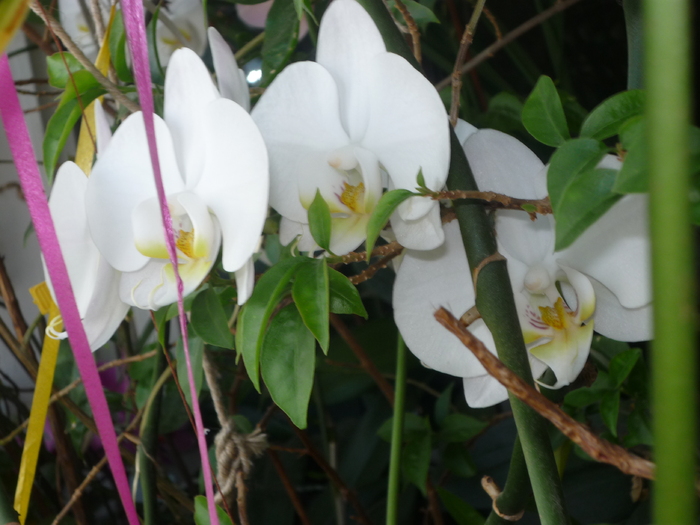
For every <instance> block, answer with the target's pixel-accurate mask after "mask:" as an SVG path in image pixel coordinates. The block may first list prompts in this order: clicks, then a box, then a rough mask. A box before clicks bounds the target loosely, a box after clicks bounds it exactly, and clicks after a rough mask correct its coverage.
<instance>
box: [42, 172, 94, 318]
mask: <svg viewBox="0 0 700 525" xmlns="http://www.w3.org/2000/svg"><path fill="white" fill-rule="evenodd" d="M87 184H88V179H87V177H86V176H85V173H83V170H81V169H80V168H79V167H78V165H77V164H75V163H73V162H65V163H63V164H62V165H61V167H60V168H59V170H58V173H57V174H56V180H55V182H54V185H53V188H52V189H51V197H50V198H49V209H50V211H51V216H52V218H53V221H54V225H55V227H56V235H57V236H58V242H59V245H60V247H61V252H62V253H63V258H64V260H65V262H66V268H67V269H68V275H69V278H70V282H71V286H72V288H73V293H74V294H75V299H76V303H77V304H78V309H79V310H81V312H82V311H84V310H83V309H85V308H86V307H87V304H88V303H89V301H90V297H91V296H92V293H93V289H94V286H95V280H96V278H97V270H98V266H99V259H100V253H99V252H98V251H97V248H96V247H95V244H94V243H93V242H92V239H91V238H90V232H89V230H88V226H87V215H86V213H85V191H86V188H87ZM44 274H45V275H46V272H44Z"/></svg>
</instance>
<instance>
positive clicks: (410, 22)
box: [394, 0, 423, 64]
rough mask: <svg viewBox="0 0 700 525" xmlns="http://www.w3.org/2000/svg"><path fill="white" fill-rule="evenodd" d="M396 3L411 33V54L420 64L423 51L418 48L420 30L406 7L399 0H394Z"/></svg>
mask: <svg viewBox="0 0 700 525" xmlns="http://www.w3.org/2000/svg"><path fill="white" fill-rule="evenodd" d="M394 3H395V4H396V9H398V10H399V12H400V13H401V16H403V19H404V20H405V21H406V27H407V28H408V32H409V34H410V35H411V42H412V43H413V56H414V57H416V61H417V62H418V63H419V64H420V63H421V62H422V61H423V53H422V51H421V48H420V31H419V30H418V25H417V24H416V21H415V20H414V19H413V17H412V16H411V13H410V12H409V11H408V8H407V7H406V5H405V4H404V3H403V2H402V1H401V0H394Z"/></svg>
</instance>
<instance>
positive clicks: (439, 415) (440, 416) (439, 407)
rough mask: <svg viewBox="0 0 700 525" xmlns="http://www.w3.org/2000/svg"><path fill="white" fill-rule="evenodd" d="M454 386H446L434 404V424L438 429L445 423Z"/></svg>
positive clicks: (452, 384) (451, 384)
mask: <svg viewBox="0 0 700 525" xmlns="http://www.w3.org/2000/svg"><path fill="white" fill-rule="evenodd" d="M454 386H455V384H454V382H452V383H450V384H449V385H447V388H445V390H443V392H442V394H440V397H438V399H437V401H436V402H435V422H436V423H437V424H438V426H440V427H441V426H442V425H443V423H444V422H445V418H446V417H447V414H449V413H450V402H451V401H452V390H453V389H454Z"/></svg>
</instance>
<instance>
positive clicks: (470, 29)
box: [450, 0, 486, 127]
mask: <svg viewBox="0 0 700 525" xmlns="http://www.w3.org/2000/svg"><path fill="white" fill-rule="evenodd" d="M485 3H486V0H477V2H476V5H475V6H474V11H473V12H472V16H471V18H470V19H469V23H468V24H467V27H465V28H464V32H463V33H462V38H461V40H460V43H459V51H458V52H457V60H455V65H454V69H453V70H452V103H451V104H450V124H452V127H454V126H456V125H457V118H458V116H459V98H460V97H459V95H460V92H461V91H462V64H464V61H465V60H466V59H467V53H468V52H469V46H471V44H472V41H473V40H474V31H476V24H477V23H479V18H481V12H482V11H483V10H484V4H485Z"/></svg>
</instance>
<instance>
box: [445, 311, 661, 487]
mask: <svg viewBox="0 0 700 525" xmlns="http://www.w3.org/2000/svg"><path fill="white" fill-rule="evenodd" d="M435 319H437V321H438V322H439V323H440V324H441V325H443V326H444V327H445V328H447V329H448V330H449V331H450V332H452V333H453V334H454V335H456V336H457V337H458V338H459V340H460V341H461V342H462V344H463V345H464V346H466V347H467V348H469V350H471V352H472V353H473V354H474V356H475V357H476V358H477V359H478V360H479V362H480V363H481V364H482V365H483V367H484V368H485V369H486V370H487V372H488V373H489V374H491V375H492V376H493V377H494V378H495V379H497V380H498V382H499V383H501V384H502V385H503V386H505V387H506V388H507V389H508V390H509V391H510V392H511V393H513V394H514V395H515V396H517V397H518V398H519V399H520V400H521V401H523V402H524V403H526V404H527V405H529V406H530V407H532V408H533V409H534V410H536V411H537V412H538V413H539V414H540V415H542V416H543V417H545V418H547V419H548V420H549V421H551V422H552V424H554V426H556V427H557V428H558V429H559V430H560V431H561V432H562V434H564V435H565V436H566V437H568V438H569V439H570V440H571V441H573V442H574V443H576V444H577V445H578V446H580V447H581V448H582V449H583V451H584V452H586V454H588V455H589V456H591V457H592V458H593V459H595V460H596V461H599V462H601V463H608V464H610V465H613V466H614V467H617V468H618V469H619V470H620V471H622V472H624V473H625V474H629V475H631V476H640V477H642V478H646V479H654V469H655V465H654V464H653V463H652V462H651V461H647V460H646V459H644V458H640V457H639V456H635V455H634V454H631V453H630V452H628V451H627V450H625V449H624V448H622V447H620V446H618V445H615V444H613V443H610V442H609V441H605V440H603V439H601V438H599V437H598V436H596V435H595V434H593V432H591V431H590V430H588V428H586V427H585V426H584V425H582V424H581V423H579V422H578V421H576V420H575V419H573V418H572V417H571V416H569V415H568V414H566V413H565V412H563V411H562V410H561V409H560V408H559V407H558V406H557V405H555V404H554V403H552V402H551V401H550V400H549V399H547V398H546V397H544V396H543V395H542V394H540V393H539V392H538V391H537V390H535V389H534V388H533V387H531V386H530V385H528V384H527V383H526V382H525V381H523V380H522V379H521V378H520V377H518V376H517V375H516V374H514V373H513V372H512V371H511V370H510V369H508V367H506V366H505V365H504V364H503V363H501V362H500V361H499V360H498V358H497V357H496V356H494V355H493V354H492V353H491V352H489V350H488V349H487V348H486V346H484V344H483V343H482V342H481V341H479V339H477V338H476V337H475V336H474V335H473V334H472V333H471V332H470V331H469V330H467V329H466V328H465V327H464V325H463V324H462V323H460V321H459V320H458V319H457V318H456V317H454V316H453V315H452V314H451V313H450V312H448V311H447V310H445V309H444V308H440V309H439V310H437V311H436V312H435Z"/></svg>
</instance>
